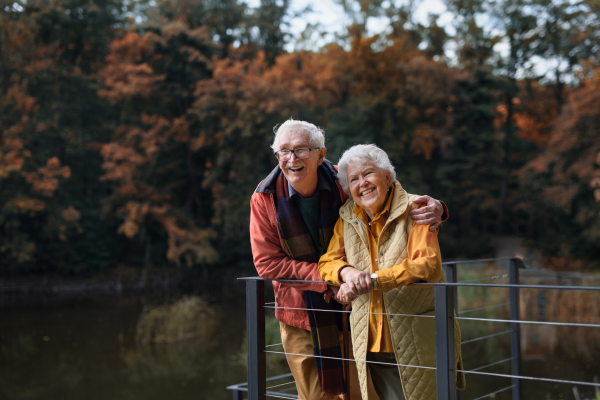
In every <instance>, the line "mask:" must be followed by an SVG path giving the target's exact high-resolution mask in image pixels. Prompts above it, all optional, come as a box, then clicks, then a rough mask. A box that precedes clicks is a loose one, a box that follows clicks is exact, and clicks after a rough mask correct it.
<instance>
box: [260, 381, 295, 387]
mask: <svg viewBox="0 0 600 400" xmlns="http://www.w3.org/2000/svg"><path fill="white" fill-rule="evenodd" d="M292 383H296V382H294V381H291V382H286V383H281V384H279V385H273V386H269V387H268V388H267V389H273V388H276V387H279V386H286V385H291V384H292Z"/></svg>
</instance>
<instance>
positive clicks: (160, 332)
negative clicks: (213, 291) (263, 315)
mask: <svg viewBox="0 0 600 400" xmlns="http://www.w3.org/2000/svg"><path fill="white" fill-rule="evenodd" d="M241 289H243V288H241ZM232 294H233V296H231V298H226V299H223V298H219V297H220V295H219V296H214V295H212V297H211V296H210V295H207V296H204V295H202V296H201V295H198V294H189V295H188V294H182V293H179V294H177V295H175V296H171V297H173V298H176V299H177V298H178V300H175V301H172V300H171V299H166V298H164V297H163V296H162V295H158V296H149V295H145V296H114V297H113V296H109V297H106V296H105V297H98V298H78V299H64V300H50V301H40V300H32V299H27V300H24V301H23V302H18V301H17V302H10V304H5V305H3V306H2V307H1V308H0V312H1V313H2V316H3V317H2V330H1V332H0V399H82V398H85V399H99V400H100V399H102V400H106V399H113V398H118V399H140V398H143V399H157V400H158V399H161V400H164V399H165V398H173V399H179V398H180V399H187V398H195V399H198V398H200V399H225V398H227V399H229V398H230V397H231V395H230V393H228V392H227V391H226V390H225V387H226V386H227V385H230V384H233V383H238V382H243V381H245V380H246V367H245V364H244V360H243V359H240V352H241V343H242V340H243V335H244V326H245V318H244V304H243V301H244V295H243V291H240V292H239V293H232ZM238 297H240V298H238ZM223 300H225V301H223Z"/></svg>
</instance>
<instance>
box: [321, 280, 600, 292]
mask: <svg viewBox="0 0 600 400" xmlns="http://www.w3.org/2000/svg"><path fill="white" fill-rule="evenodd" d="M321 283H327V282H321ZM407 286H452V287H454V286H464V287H470V286H472V287H488V288H494V287H498V288H511V287H514V288H517V289H560V290H596V291H600V286H560V285H521V284H514V283H452V282H440V283H433V282H427V283H411V284H410V285H407Z"/></svg>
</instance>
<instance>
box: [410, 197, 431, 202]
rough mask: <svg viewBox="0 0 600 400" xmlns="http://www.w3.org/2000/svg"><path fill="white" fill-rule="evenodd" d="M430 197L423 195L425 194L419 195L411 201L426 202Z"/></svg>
mask: <svg viewBox="0 0 600 400" xmlns="http://www.w3.org/2000/svg"><path fill="white" fill-rule="evenodd" d="M429 199H430V197H429V196H427V195H425V196H419V197H417V198H416V199H414V200H413V201H412V202H413V203H426V202H428V201H429Z"/></svg>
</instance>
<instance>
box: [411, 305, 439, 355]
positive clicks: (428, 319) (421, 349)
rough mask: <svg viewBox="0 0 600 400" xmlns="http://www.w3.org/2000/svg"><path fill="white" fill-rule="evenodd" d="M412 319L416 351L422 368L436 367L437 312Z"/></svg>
mask: <svg viewBox="0 0 600 400" xmlns="http://www.w3.org/2000/svg"><path fill="white" fill-rule="evenodd" d="M421 315H423V316H422V317H420V316H419V317H412V323H411V328H412V333H413V338H414V343H415V350H416V352H417V356H418V358H419V362H420V364H421V366H424V367H435V318H432V317H434V316H435V310H434V311H430V312H427V313H424V314H421Z"/></svg>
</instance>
